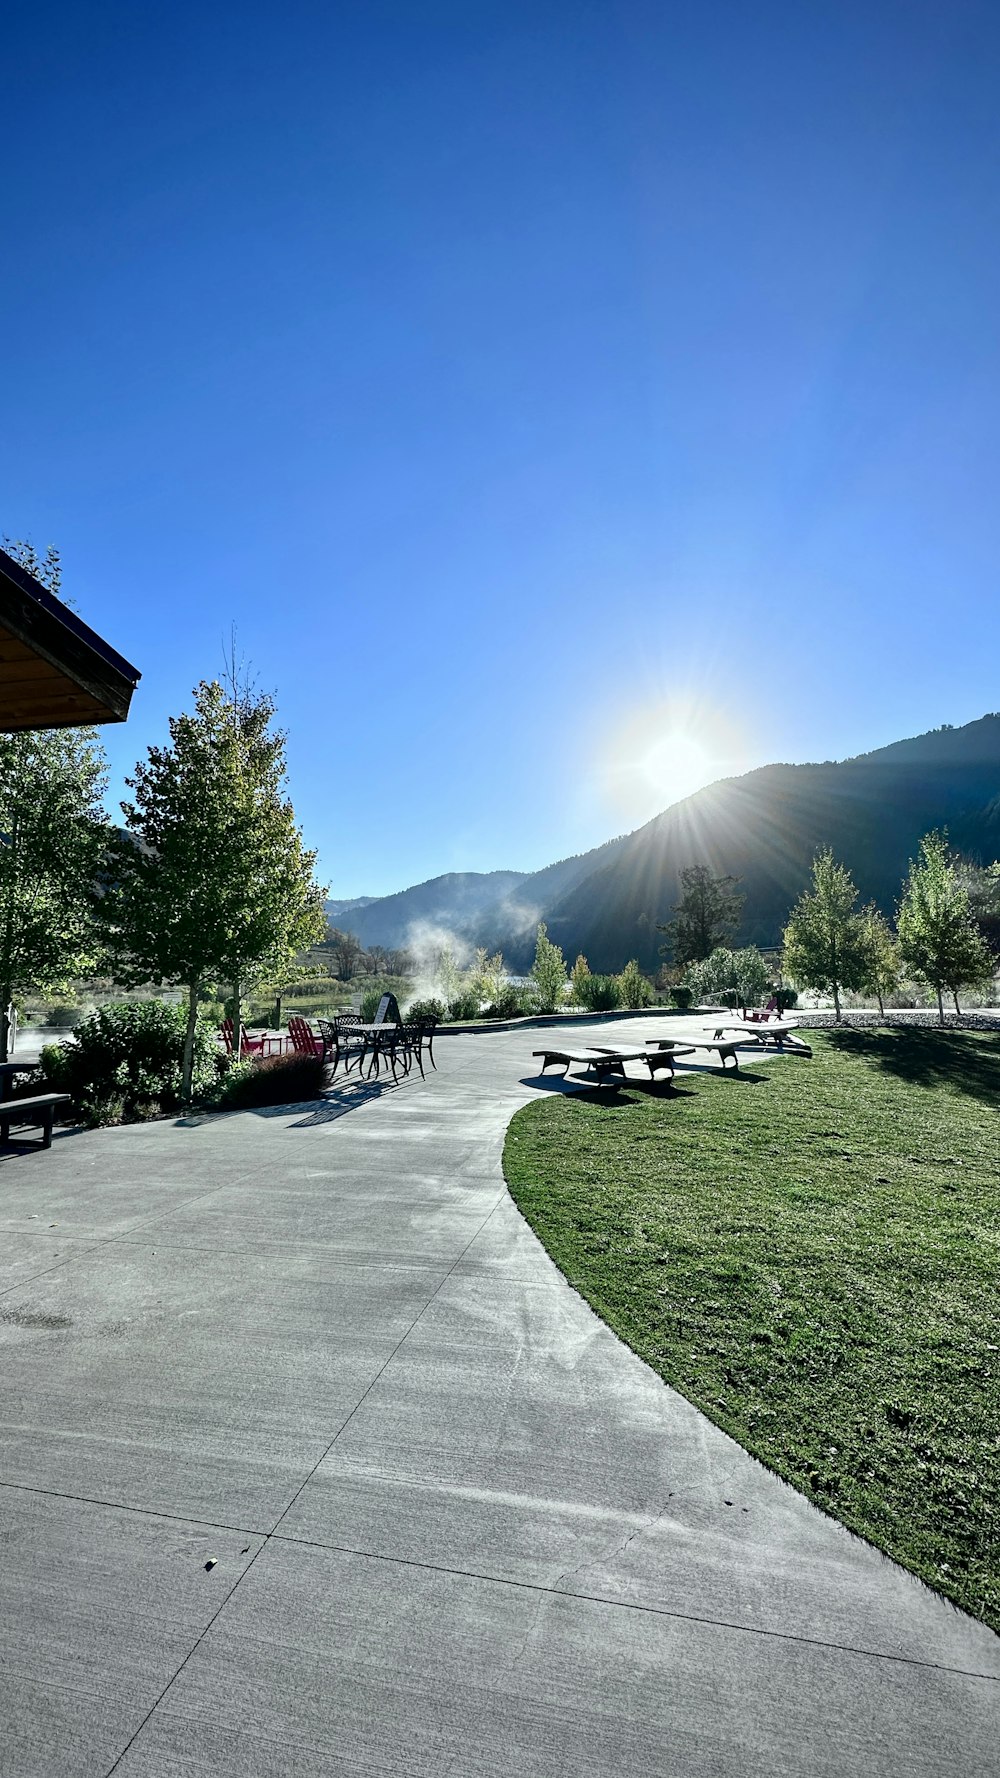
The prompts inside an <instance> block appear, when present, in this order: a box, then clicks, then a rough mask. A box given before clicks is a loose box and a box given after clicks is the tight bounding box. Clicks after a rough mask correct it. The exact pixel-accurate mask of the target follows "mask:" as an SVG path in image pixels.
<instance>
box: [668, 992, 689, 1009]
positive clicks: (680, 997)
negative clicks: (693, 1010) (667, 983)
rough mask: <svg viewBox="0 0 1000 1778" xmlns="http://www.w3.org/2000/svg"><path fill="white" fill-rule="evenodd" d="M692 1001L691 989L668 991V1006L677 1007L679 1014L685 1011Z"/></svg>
mask: <svg viewBox="0 0 1000 1778" xmlns="http://www.w3.org/2000/svg"><path fill="white" fill-rule="evenodd" d="M693 999H694V989H693V988H671V990H670V1004H671V1006H676V1007H678V1008H679V1009H680V1011H681V1012H686V1011H687V1009H688V1007H689V1006H690V1005H691V1002H692V1000H693Z"/></svg>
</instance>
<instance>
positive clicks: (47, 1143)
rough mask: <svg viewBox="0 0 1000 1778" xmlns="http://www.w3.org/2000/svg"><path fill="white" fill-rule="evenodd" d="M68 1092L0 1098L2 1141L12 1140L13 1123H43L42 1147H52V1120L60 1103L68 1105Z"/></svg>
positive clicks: (0, 1138) (0, 1139)
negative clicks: (21, 1097) (24, 1097)
mask: <svg viewBox="0 0 1000 1778" xmlns="http://www.w3.org/2000/svg"><path fill="white" fill-rule="evenodd" d="M69 1101H70V1096H69V1094H68V1093H38V1094H36V1095H35V1097H34V1098H32V1099H3V1100H0V1142H9V1141H10V1126H11V1124H41V1126H42V1141H41V1147H42V1148H51V1147H52V1122H53V1119H54V1117H55V1114H56V1107H57V1106H58V1105H68V1104H69Z"/></svg>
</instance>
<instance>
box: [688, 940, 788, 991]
mask: <svg viewBox="0 0 1000 1778" xmlns="http://www.w3.org/2000/svg"><path fill="white" fill-rule="evenodd" d="M769 979H770V978H769V972H768V967H767V964H766V963H765V961H764V959H763V957H762V956H761V954H760V952H759V951H758V949H757V947H756V945H748V946H747V947H746V948H745V949H744V950H742V951H731V950H729V949H728V947H727V946H726V945H716V947H715V950H714V951H713V952H712V954H711V956H710V957H704V958H702V960H701V961H700V962H699V963H693V964H692V965H691V967H690V968H689V970H688V972H687V975H686V977H685V983H686V985H687V987H689V988H690V989H691V990H692V992H693V993H694V995H695V996H696V998H697V999H698V1000H720V999H723V998H725V999H726V1000H727V1001H728V1000H732V1001H734V1002H737V1003H738V1004H739V1005H740V1006H756V1005H757V1002H758V1001H759V1000H761V999H763V996H764V992H765V989H766V988H767V986H768V983H769Z"/></svg>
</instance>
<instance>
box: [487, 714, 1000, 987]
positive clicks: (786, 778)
mask: <svg viewBox="0 0 1000 1778" xmlns="http://www.w3.org/2000/svg"><path fill="white" fill-rule="evenodd" d="M933 827H947V829H948V833H949V837H950V840H951V843H952V845H953V846H954V847H956V848H957V849H959V850H962V851H965V852H968V853H970V854H971V855H972V856H974V857H978V858H981V859H983V860H984V861H985V860H989V859H993V858H995V857H997V856H998V854H1000V716H995V715H994V716H984V717H982V718H981V719H980V720H979V721H978V722H971V723H968V724H966V725H965V727H964V728H960V729H936V730H934V731H932V732H931V733H930V734H926V735H918V736H917V737H915V738H914V739H913V740H908V741H897V742H894V743H893V744H892V745H890V746H888V747H882V748H880V749H879V750H878V751H877V752H875V753H866V754H862V755H860V756H859V757H858V758H857V759H848V760H843V761H842V762H840V763H839V764H837V763H833V762H828V763H826V764H823V765H797V766H794V765H772V766H762V767H761V768H760V769H759V770H758V771H755V772H747V773H746V775H745V776H744V777H741V778H727V779H724V780H723V781H722V782H721V783H718V784H711V785H709V786H708V787H707V788H706V789H705V790H700V791H698V793H697V794H696V795H695V796H690V797H687V798H686V799H685V800H684V802H681V803H675V804H674V806H673V807H672V808H670V809H667V810H665V812H664V813H663V814H662V815H657V816H656V817H655V818H654V819H653V820H652V821H650V822H648V823H647V825H646V826H645V827H641V828H639V829H638V831H637V832H636V833H634V834H632V835H631V836H630V837H629V839H628V841H627V843H626V845H625V846H624V847H623V848H622V849H621V850H620V851H619V852H618V854H617V856H616V857H615V858H614V860H613V861H612V862H611V863H610V864H609V865H607V866H606V867H604V868H603V869H601V870H598V871H595V872H593V873H592V874H591V875H590V876H588V877H587V878H586V879H585V881H584V882H582V883H579V884H577V886H576V887H575V888H574V889H572V890H571V891H570V893H569V894H568V895H563V896H561V897H560V898H559V899H558V900H557V901H554V902H553V903H552V904H551V905H550V906H549V907H548V908H547V909H546V918H547V922H548V927H549V934H550V937H552V938H553V939H554V940H555V941H556V943H558V944H561V945H562V946H563V949H564V950H565V951H566V952H567V954H568V955H572V956H574V957H575V956H576V954H577V952H578V951H583V952H584V954H585V955H586V957H587V959H588V961H589V962H590V965H591V968H592V969H597V970H609V969H620V968H621V966H622V963H623V962H624V961H627V959H628V958H629V957H638V959H639V961H640V963H642V964H643V965H645V966H646V967H652V966H654V965H655V964H656V962H657V960H658V947H659V942H660V940H661V937H662V935H661V934H659V933H657V931H656V923H657V921H662V920H666V919H668V918H669V915H670V910H671V907H672V906H673V904H674V903H675V902H676V900H677V896H678V892H679V882H678V879H679V874H680V871H681V870H682V869H683V868H684V867H685V866H686V865H689V864H699V863H706V864H708V865H710V866H711V867H712V868H713V869H714V870H715V871H717V872H719V873H720V874H721V873H723V872H731V873H732V875H733V876H736V877H739V878H740V879H741V888H742V889H743V891H744V893H745V894H746V904H745V907H744V917H743V928H742V931H741V933H740V934H739V937H740V939H741V941H742V942H743V943H748V944H749V943H755V944H761V945H773V944H777V943H778V941H779V939H780V936H781V930H782V927H783V926H784V923H785V921H786V919H787V917H788V911H789V909H790V907H791V906H792V903H793V902H794V901H795V900H796V899H797V897H798V896H799V895H800V894H801V892H802V890H803V888H805V886H806V884H807V883H808V881H809V877H810V867H811V864H812V859H813V856H814V854H815V853H816V851H817V850H818V848H819V847H821V846H828V845H829V846H832V847H833V850H834V852H835V854H836V856H837V857H838V858H839V859H840V860H841V861H842V862H843V863H844V864H846V865H847V866H848V868H849V869H850V871H851V872H852V874H853V876H854V880H855V882H856V883H857V885H858V889H859V891H860V893H861V897H862V900H864V901H875V902H877V903H878V905H879V906H880V907H881V908H883V909H884V910H885V912H886V913H890V914H891V913H892V912H893V911H894V909H895V906H896V903H897V901H898V898H899V893H900V885H901V880H902V878H903V877H904V875H905V874H906V869H907V864H908V861H909V860H910V859H911V858H912V857H915V855H916V852H917V847H918V844H919V841H920V837H921V835H922V834H924V833H926V832H928V830H929V829H930V828H933ZM516 960H517V959H515V961H516Z"/></svg>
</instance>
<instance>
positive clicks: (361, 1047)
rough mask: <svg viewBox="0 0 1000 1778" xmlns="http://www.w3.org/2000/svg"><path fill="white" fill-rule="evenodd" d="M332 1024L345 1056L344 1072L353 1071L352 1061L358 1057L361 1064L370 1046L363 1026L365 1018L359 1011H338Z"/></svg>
mask: <svg viewBox="0 0 1000 1778" xmlns="http://www.w3.org/2000/svg"><path fill="white" fill-rule="evenodd" d="M328 1023H330V1024H332V1025H333V1027H334V1030H335V1031H336V1034H337V1049H338V1053H339V1054H340V1055H341V1056H343V1058H344V1073H345V1074H349V1073H350V1071H351V1061H352V1059H354V1058H356V1059H357V1061H358V1063H359V1065H360V1063H361V1062H362V1060H363V1059H364V1055H365V1051H366V1049H367V1048H368V1033H367V1031H365V1030H364V1028H363V1023H364V1022H363V1020H362V1017H361V1014H360V1013H359V1012H342V1013H338V1014H337V1017H336V1018H335V1019H331V1020H329V1021H328Z"/></svg>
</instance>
